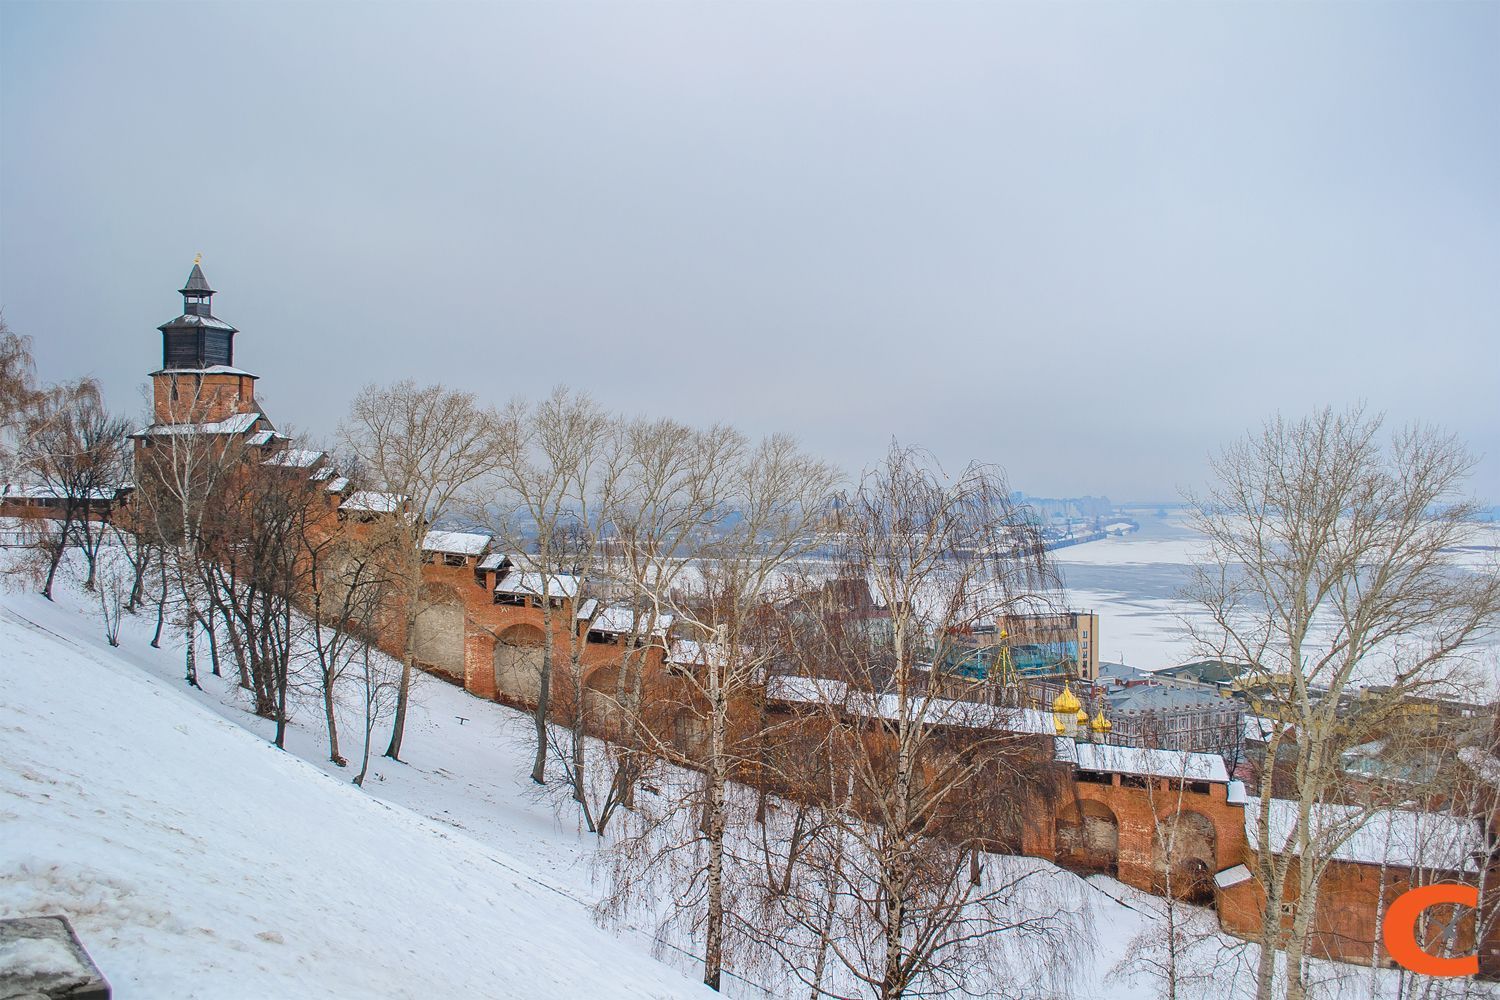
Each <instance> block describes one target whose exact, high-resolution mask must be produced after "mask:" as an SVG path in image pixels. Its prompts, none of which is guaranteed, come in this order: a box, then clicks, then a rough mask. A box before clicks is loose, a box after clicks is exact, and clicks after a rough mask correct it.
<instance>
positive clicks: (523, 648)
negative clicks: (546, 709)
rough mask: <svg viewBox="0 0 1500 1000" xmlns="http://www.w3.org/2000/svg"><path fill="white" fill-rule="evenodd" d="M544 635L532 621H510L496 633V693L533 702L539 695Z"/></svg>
mask: <svg viewBox="0 0 1500 1000" xmlns="http://www.w3.org/2000/svg"><path fill="white" fill-rule="evenodd" d="M546 643H547V635H546V633H545V632H543V631H542V630H541V629H539V628H537V627H536V626H535V625H512V626H511V627H510V628H508V629H506V630H505V631H503V632H501V633H500V634H499V635H498V636H496V637H495V697H496V698H501V699H504V700H507V701H520V702H525V703H527V704H535V703H536V702H537V700H538V699H539V698H541V695H542V657H543V655H544V652H543V651H544V649H545V648H546Z"/></svg>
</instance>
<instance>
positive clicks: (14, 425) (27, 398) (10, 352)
mask: <svg viewBox="0 0 1500 1000" xmlns="http://www.w3.org/2000/svg"><path fill="white" fill-rule="evenodd" d="M54 399H55V390H54V389H49V388H47V387H44V386H41V385H39V384H38V382H37V380H36V363H35V361H34V360H33V359H32V356H31V338H30V337H23V336H21V335H19V334H17V333H13V332H12V331H11V329H10V327H9V325H7V324H6V322H5V316H4V315H3V314H0V482H6V481H9V480H10V479H11V477H12V476H13V475H14V473H15V471H16V469H15V464H16V456H17V455H18V454H19V453H20V451H21V448H22V447H23V446H24V444H25V442H26V440H27V438H28V436H29V434H30V432H32V431H34V430H35V429H36V427H37V421H36V417H37V415H38V413H39V412H41V411H44V410H46V409H47V408H48V404H49V403H50V402H53V401H54Z"/></svg>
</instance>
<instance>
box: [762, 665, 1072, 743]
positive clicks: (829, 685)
mask: <svg viewBox="0 0 1500 1000" xmlns="http://www.w3.org/2000/svg"><path fill="white" fill-rule="evenodd" d="M766 697H767V698H772V699H775V700H777V701H784V702H793V703H802V704H818V705H830V706H837V707H840V708H842V709H844V710H846V711H849V712H852V713H854V714H857V715H863V716H866V717H870V718H880V719H894V718H896V717H897V713H898V710H899V708H900V700H899V699H898V698H897V696H896V695H893V694H881V695H877V694H873V693H871V692H868V691H861V690H859V689H857V688H852V687H850V686H849V685H848V684H846V683H844V682H843V681H840V680H834V679H833V678H830V677H793V676H790V675H784V674H778V675H776V676H773V677H771V678H770V679H769V680H768V681H767V683H766ZM912 705H913V706H914V707H920V708H921V709H922V710H923V712H922V721H923V722H925V723H926V724H928V725H934V726H963V727H966V728H970V729H993V730H998V731H1001V732H1010V733H1026V734H1029V735H1034V736H1051V735H1054V734H1055V733H1056V732H1057V728H1056V726H1055V724H1054V723H1053V721H1052V714H1051V713H1050V712H1041V711H1038V710H1036V709H1034V708H1008V707H1004V706H994V705H980V704H977V703H975V702H971V701H950V700H948V699H946V698H931V699H928V700H926V702H925V703H923V702H922V700H920V699H913V701H912Z"/></svg>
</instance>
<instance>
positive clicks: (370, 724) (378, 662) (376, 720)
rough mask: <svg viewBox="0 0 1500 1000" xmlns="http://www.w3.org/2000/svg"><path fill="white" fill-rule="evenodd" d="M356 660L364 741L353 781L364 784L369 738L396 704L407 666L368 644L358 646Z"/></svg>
mask: <svg viewBox="0 0 1500 1000" xmlns="http://www.w3.org/2000/svg"><path fill="white" fill-rule="evenodd" d="M356 663H357V665H358V671H357V674H356V677H357V680H358V683H359V691H360V704H361V708H362V710H363V720H364V743H363V749H362V750H361V751H360V761H359V773H358V774H356V775H355V776H354V784H356V785H359V786H360V787H361V788H363V787H364V784H365V777H366V775H368V774H369V773H370V739H371V737H372V735H373V733H374V732H375V727H376V726H377V725H378V724H380V722H381V721H383V720H384V719H386V718H388V717H389V716H390V714H391V712H392V711H394V709H395V707H396V703H397V699H398V698H399V696H400V691H401V676H402V673H403V670H404V668H401V669H398V668H397V667H396V665H395V664H393V663H392V662H391V660H390V659H389V658H388V657H386V656H385V654H383V653H381V652H380V650H378V649H375V648H373V647H372V646H370V645H369V644H361V645H360V646H359V648H358V657H357V660H356Z"/></svg>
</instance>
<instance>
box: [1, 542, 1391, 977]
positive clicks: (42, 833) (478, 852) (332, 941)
mask: <svg viewBox="0 0 1500 1000" xmlns="http://www.w3.org/2000/svg"><path fill="white" fill-rule="evenodd" d="M1099 544H1108V543H1099ZM1077 548H1078V549H1081V548H1084V547H1083V546H1079V547H1077ZM1075 551H1076V550H1075ZM57 597H58V601H57V603H55V604H52V603H48V602H47V601H46V600H45V599H43V598H41V597H40V596H38V595H34V594H30V593H8V594H0V829H3V831H4V835H3V836H0V912H4V913H5V914H7V915H35V914H42V913H53V912H64V913H67V914H68V915H69V916H70V917H72V919H73V920H74V923H75V925H76V926H77V928H78V930H79V933H80V935H81V936H82V938H83V939H84V941H85V943H86V944H87V946H88V947H89V948H90V950H91V951H92V953H93V955H94V957H95V959H96V961H97V962H98V964H99V965H100V967H101V968H102V969H103V971H104V972H105V974H106V976H108V978H109V979H110V980H111V982H112V983H113V985H114V986H115V988H116V996H118V997H121V998H125V1000H129V998H132V997H152V998H155V997H215V998H218V997H246V998H250V997H256V998H265V997H303V996H316V997H367V996H376V995H381V996H397V997H406V996H411V997H418V996H420V997H435V996H452V997H460V996H461V997H537V998H543V1000H546V998H552V997H559V998H561V997H574V996H593V997H662V998H666V997H679V996H683V997H685V996H708V995H710V994H709V992H708V991H707V990H706V989H704V988H702V987H700V986H698V985H697V983H696V978H697V976H698V974H699V966H698V959H697V958H696V956H695V954H694V951H693V947H692V942H691V941H684V942H682V944H683V945H684V947H682V948H681V949H680V950H674V948H670V947H669V948H663V947H662V946H660V945H659V944H657V943H655V942H654V941H653V938H652V935H651V934H650V933H648V931H647V929H645V928H642V927H633V926H630V925H629V923H628V921H627V923H626V925H625V926H620V927H612V928H611V929H610V930H605V929H602V928H601V927H599V926H598V925H597V924H595V923H594V922H593V920H592V919H591V907H592V905H593V904H594V902H595V901H596V900H597V899H598V897H599V892H600V889H599V887H598V885H596V882H597V878H596V873H595V865H594V857H595V841H594V838H593V837H592V836H591V835H589V834H587V833H585V832H583V831H582V830H581V829H580V828H579V824H578V821H577V819H576V814H575V813H574V812H573V811H571V809H568V808H564V809H562V810H561V811H558V810H555V808H554V805H553V804H552V802H551V800H548V799H544V798H542V797H540V796H539V795H538V794H537V792H536V787H535V786H533V785H532V784H531V782H530V781H529V780H528V779H527V776H526V775H527V771H528V769H529V764H530V742H529V732H530V720H529V719H528V718H527V717H526V716H524V715H522V714H521V713H518V712H515V711H513V710H510V709H507V708H504V707H503V706H499V705H496V704H493V703H490V702H485V701H480V700H478V699H474V698H472V697H470V696H468V695H467V694H465V693H464V692H462V691H461V690H459V689H457V688H454V687H451V686H449V685H447V684H444V683H442V682H440V681H437V680H434V679H432V678H429V677H425V676H423V677H421V678H420V680H419V683H418V686H417V688H416V690H415V704H414V705H413V709H412V713H411V716H410V718H409V721H408V730H407V738H406V746H405V751H404V755H405V756H406V757H407V762H406V763H394V762H391V761H389V760H386V759H384V758H376V759H375V761H374V762H372V764H371V772H370V777H369V778H368V780H367V784H366V790H364V791H361V790H360V789H358V788H356V787H354V786H352V785H351V784H350V783H349V778H350V771H351V769H347V768H340V767H337V766H335V765H333V764H332V763H330V762H329V761H328V760H327V759H326V757H327V744H326V733H325V730H324V726H323V722H322V719H321V714H320V711H319V709H318V707H317V706H316V705H315V704H313V703H311V702H308V703H303V704H298V705H297V706H296V709H295V719H294V723H293V725H292V726H291V729H290V731H289V734H288V744H287V745H288V751H290V752H288V753H283V752H281V751H278V750H276V749H275V748H274V747H272V746H270V744H269V742H268V740H269V738H270V736H271V734H272V727H271V725H270V724H269V723H268V722H266V721H265V720H263V719H259V718H257V717H255V716H254V715H252V714H250V713H249V712H248V711H247V707H248V706H247V704H246V703H245V702H244V701H243V700H242V698H241V696H240V694H239V691H238V689H237V687H236V685H235V684H234V683H233V682H232V681H230V680H229V679H228V678H218V677H213V676H207V671H208V663H207V656H206V655H201V656H200V670H201V671H202V672H203V673H204V674H205V676H204V677H203V678H202V680H203V683H204V688H205V690H203V691H201V692H197V691H191V690H189V689H187V688H186V687H185V686H184V685H183V684H182V681H181V669H182V649H181V647H180V646H175V647H174V646H173V644H172V642H171V641H169V640H167V639H164V641H163V648H162V649H160V650H157V649H152V648H151V647H150V646H149V645H148V641H149V638H150V632H151V626H152V625H153V621H152V620H151V618H150V616H149V615H143V616H141V617H140V618H135V619H130V618H127V620H126V621H125V626H124V630H123V632H122V635H121V642H122V645H121V647H120V648H118V649H114V648H111V647H109V646H108V645H107V644H106V643H105V641H104V638H103V631H102V628H101V626H100V624H99V622H98V620H97V617H96V615H95V613H94V612H93V610H92V605H91V601H90V600H89V599H88V597H87V595H85V594H84V592H82V591H81V589H79V588H78V587H77V585H76V584H75V583H72V582H68V583H60V584H59V586H58V592H57ZM169 634H170V633H169ZM342 725H343V727H344V730H345V741H344V746H343V749H344V753H345V754H346V755H349V756H356V757H357V751H358V747H357V746H356V745H354V744H353V741H354V740H355V738H356V728H357V727H356V725H355V717H354V713H353V712H352V710H351V711H349V712H348V713H347V714H346V715H345V716H344V717H343V719H342ZM384 736H385V732H381V733H380V734H379V735H378V739H379V744H378V746H377V752H378V750H379V749H381V748H383V746H384ZM992 863H997V864H1016V863H1022V864H1026V865H1029V866H1034V867H1035V868H1037V869H1038V872H1039V874H1040V875H1041V876H1042V878H1043V879H1044V880H1057V887H1058V893H1057V897H1058V898H1062V897H1067V898H1070V899H1073V900H1082V905H1083V907H1084V909H1085V911H1086V912H1085V914H1084V917H1085V923H1086V926H1087V927H1089V928H1090V936H1091V939H1092V942H1091V946H1089V947H1086V948H1083V949H1076V948H1069V949H1068V950H1067V952H1066V953H1065V954H1063V953H1060V954H1058V955H1057V956H1056V958H1057V960H1058V961H1061V962H1066V963H1068V967H1069V971H1070V982H1069V984H1068V986H1067V988H1066V990H1065V991H1063V992H1060V993H1050V994H1048V995H1051V996H1058V997H1068V998H1077V1000H1094V998H1099V1000H1103V998H1110V1000H1146V998H1149V997H1155V996H1158V995H1160V992H1161V984H1160V983H1159V982H1156V981H1154V980H1153V979H1152V977H1151V976H1149V975H1141V974H1132V969H1134V968H1136V967H1135V966H1132V965H1129V964H1128V963H1127V959H1129V958H1131V957H1132V956H1133V955H1137V956H1138V955H1139V954H1140V953H1141V949H1142V948H1146V949H1150V948H1151V947H1152V946H1154V945H1159V943H1160V940H1161V937H1162V933H1163V932H1162V923H1161V909H1162V905H1163V904H1162V902H1161V901H1160V900H1157V899H1155V898H1153V897H1150V896H1147V895H1145V894H1142V893H1139V892H1137V891H1135V890H1132V889H1130V888H1128V887H1125V886H1123V885H1121V884H1120V883H1118V882H1115V881H1114V880H1111V879H1107V878H1102V877H1095V878H1090V879H1088V880H1086V881H1085V880H1081V879H1078V878H1076V877H1075V876H1073V875H1071V874H1068V873H1066V872H1063V871H1061V870H1060V869H1057V868H1055V867H1054V866H1051V865H1050V864H1048V863H1046V862H1043V861H1036V860H1023V859H993V861H992ZM1190 921H1191V923H1192V925H1193V926H1194V927H1195V928H1196V929H1197V932H1198V936H1199V938H1200V940H1199V942H1198V944H1197V945H1195V949H1196V951H1197V954H1196V960H1197V962H1198V963H1199V966H1200V968H1210V969H1212V970H1214V971H1213V975H1212V977H1210V978H1209V979H1207V980H1205V982H1204V983H1203V984H1202V990H1201V995H1204V996H1207V995H1210V994H1212V995H1214V996H1218V997H1233V996H1237V995H1241V994H1242V993H1243V990H1242V989H1241V988H1240V985H1242V986H1243V987H1245V988H1248V986H1249V977H1248V975H1247V974H1246V973H1247V971H1248V969H1249V967H1250V964H1251V963H1252V962H1253V957H1254V954H1255V949H1254V948H1253V947H1251V946H1248V945H1244V944H1242V943H1240V942H1236V941H1233V940H1232V939H1228V938H1225V937H1223V936H1222V935H1219V934H1217V933H1216V931H1215V927H1216V923H1215V921H1214V918H1213V916H1212V914H1211V913H1209V912H1207V911H1201V910H1193V911H1191V917H1190ZM653 954H655V955H656V956H657V958H653V957H651V956H652V955H653ZM658 959H659V960H658ZM1319 969H1320V972H1321V974H1322V975H1323V976H1324V977H1325V978H1326V979H1328V980H1329V982H1330V984H1332V985H1336V986H1337V988H1336V989H1332V988H1331V989H1330V991H1329V994H1328V995H1334V994H1337V995H1341V996H1348V997H1359V996H1365V995H1368V994H1369V992H1370V983H1371V980H1370V975H1371V974H1370V972H1369V971H1368V970H1365V969H1359V968H1355V967H1349V966H1336V965H1331V964H1326V963H1320V964H1319ZM731 971H733V970H731ZM1376 978H1377V981H1378V982H1380V983H1382V984H1388V983H1389V982H1390V979H1389V977H1388V976H1387V974H1385V973H1379V974H1377V977H1376ZM751 979H755V981H751ZM1237 984H1238V985H1237ZM1016 985H1017V988H1018V989H1020V988H1022V987H1024V986H1026V985H1036V984H1028V983H1024V982H1022V981H1018V982H1017V984H1016ZM803 992H804V991H801V990H797V991H793V990H791V989H789V988H788V987H786V986H785V985H783V984H778V983H772V982H769V981H766V980H764V979H763V978H755V977H752V976H749V975H747V976H746V977H743V978H741V977H737V976H734V975H731V976H730V978H729V979H728V981H727V982H726V993H727V994H728V995H730V996H733V997H763V996H783V995H787V996H791V995H803ZM1193 992H1194V991H1193V990H1191V989H1186V988H1185V989H1184V990H1183V991H1181V992H1180V993H1179V996H1184V997H1185V996H1189V995H1193Z"/></svg>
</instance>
